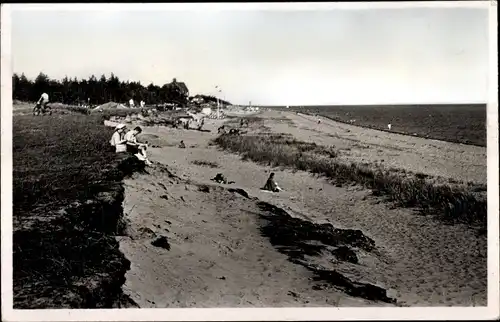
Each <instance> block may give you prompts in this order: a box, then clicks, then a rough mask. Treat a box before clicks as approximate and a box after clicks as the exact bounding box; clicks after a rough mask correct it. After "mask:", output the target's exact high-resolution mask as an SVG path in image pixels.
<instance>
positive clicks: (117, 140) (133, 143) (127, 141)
mask: <svg viewBox="0 0 500 322" xmlns="http://www.w3.org/2000/svg"><path fill="white" fill-rule="evenodd" d="M219 130H220V128H219ZM140 133H142V128H141V127H140V126H136V127H134V128H133V129H132V130H129V131H127V126H126V125H125V124H118V125H117V126H116V127H115V131H114V132H113V135H112V136H111V140H110V144H111V146H113V147H114V148H115V151H116V152H117V153H127V152H128V153H131V154H133V155H135V156H136V157H137V158H138V159H139V160H141V161H144V162H145V163H146V164H147V165H152V162H151V161H149V160H148V157H147V152H146V151H147V148H148V145H147V144H146V143H139V142H138V141H137V135H139V134H140ZM219 133H220V131H219ZM179 148H186V145H185V144H184V141H181V143H180V144H179ZM219 175H220V174H219ZM227 183H230V182H227ZM261 189H262V190H267V191H270V192H279V191H282V190H283V189H282V188H280V187H279V186H278V184H277V183H276V181H275V179H274V173H271V174H270V175H269V178H268V179H267V181H266V184H265V185H264V187H262V188H261Z"/></svg>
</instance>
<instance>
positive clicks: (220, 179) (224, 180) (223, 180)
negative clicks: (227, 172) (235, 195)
mask: <svg viewBox="0 0 500 322" xmlns="http://www.w3.org/2000/svg"><path fill="white" fill-rule="evenodd" d="M210 180H212V181H215V182H217V183H223V184H232V183H234V181H228V180H227V178H226V177H225V176H224V175H223V174H222V173H217V175H216V176H215V177H214V178H212V179H210Z"/></svg>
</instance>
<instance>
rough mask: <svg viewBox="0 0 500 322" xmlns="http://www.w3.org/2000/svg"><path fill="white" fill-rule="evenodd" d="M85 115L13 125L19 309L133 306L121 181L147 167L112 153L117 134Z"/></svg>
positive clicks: (26, 119) (28, 120) (19, 121)
mask: <svg viewBox="0 0 500 322" xmlns="http://www.w3.org/2000/svg"><path fill="white" fill-rule="evenodd" d="M102 121H103V120H102V117H101V116H85V115H82V114H67V115H52V116H44V117H41V116H39V117H35V116H31V115H26V116H16V117H14V119H13V230H14V232H13V271H14V276H13V283H14V285H13V288H14V299H13V300H14V308H16V309H39V308H112V307H123V306H126V307H127V306H134V305H133V303H132V301H131V300H130V299H128V298H127V297H125V296H124V295H123V294H122V291H121V286H122V284H123V283H124V281H125V278H124V274H125V272H126V271H127V270H128V269H129V266H130V263H129V261H128V260H127V259H125V258H124V257H123V255H122V254H121V253H120V252H119V250H118V243H117V241H116V240H115V236H116V235H122V234H123V232H124V229H125V223H124V220H123V209H122V201H123V197H124V191H123V187H122V183H121V181H122V179H123V178H124V177H125V176H128V175H131V174H132V173H134V172H136V171H143V170H144V164H143V163H142V162H139V161H138V160H137V159H136V158H133V157H132V158H130V157H128V156H127V155H121V156H118V155H117V154H116V153H115V152H114V151H113V150H112V149H110V147H109V143H108V142H109V139H110V137H111V133H112V129H110V128H107V127H105V126H104V125H103V124H102Z"/></svg>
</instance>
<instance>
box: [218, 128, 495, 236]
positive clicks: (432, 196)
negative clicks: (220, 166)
mask: <svg viewBox="0 0 500 322" xmlns="http://www.w3.org/2000/svg"><path fill="white" fill-rule="evenodd" d="M215 143H216V144H217V145H218V146H220V147H221V148H223V149H225V150H229V151H231V152H237V153H241V154H242V157H243V159H246V160H252V161H255V162H259V163H263V164H269V165H272V166H286V167H291V168H294V169H298V170H304V171H309V172H311V173H315V174H319V175H324V176H326V177H328V178H330V179H331V180H332V181H333V182H334V183H335V184H336V185H343V184H349V183H356V184H360V185H363V186H365V187H367V188H369V189H372V190H373V192H374V193H375V194H378V195H383V196H385V197H386V198H387V199H388V200H389V201H391V202H394V203H396V204H397V205H399V206H404V207H416V208H419V209H420V210H421V211H422V212H423V213H426V214H427V213H439V214H441V215H442V218H445V219H447V220H453V221H461V222H467V223H479V224H481V225H483V226H484V225H486V216H487V211H486V201H485V200H482V199H480V198H478V197H476V196H475V195H474V194H473V193H471V191H469V190H466V189H463V188H459V187H454V186H451V185H447V184H443V185H436V184H432V183H429V182H428V181H426V180H423V179H422V177H421V176H419V177H420V178H408V177H401V176H400V175H398V174H397V173H394V172H391V171H388V170H384V169H381V168H373V166H370V165H363V164H355V163H350V164H348V163H344V162H342V161H340V160H339V159H338V158H336V156H337V151H335V150H334V149H332V148H330V149H329V148H325V147H322V146H318V145H316V144H314V143H308V142H301V141H297V140H295V139H291V138H289V137H286V136H262V135H247V136H229V135H221V136H219V137H218V138H216V139H215Z"/></svg>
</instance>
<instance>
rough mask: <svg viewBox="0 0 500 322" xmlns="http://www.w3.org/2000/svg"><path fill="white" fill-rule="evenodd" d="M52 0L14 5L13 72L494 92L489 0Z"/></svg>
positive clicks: (334, 91)
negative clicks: (365, 2) (150, 0)
mask: <svg viewBox="0 0 500 322" xmlns="http://www.w3.org/2000/svg"><path fill="white" fill-rule="evenodd" d="M52 6H53V8H54V9H52V10H29V8H30V5H23V4H17V5H13V6H12V15H11V19H12V57H13V70H14V72H16V73H22V72H24V73H25V74H26V76H28V77H30V78H34V77H36V75H37V74H38V73H39V72H40V71H43V72H44V73H46V74H48V75H49V76H50V77H51V78H57V79H61V78H63V77H64V76H65V75H68V76H69V77H75V76H76V77H78V78H82V77H88V76H90V75H91V74H95V75H96V76H97V77H99V76H100V75H102V74H106V75H109V74H110V73H111V72H113V73H115V74H116V75H117V76H118V77H120V79H129V80H135V81H141V83H143V84H144V85H147V84H149V83H150V82H153V83H155V84H157V85H160V86H161V85H163V84H164V83H165V82H170V81H171V79H172V78H174V77H176V78H177V79H178V80H182V81H184V82H186V84H187V85H188V87H189V89H190V92H191V94H196V93H204V94H214V86H215V85H219V87H220V88H222V90H223V94H222V95H223V96H225V97H226V99H228V100H229V101H231V102H233V103H240V104H247V103H248V101H250V100H251V101H252V103H254V104H271V105H272V104H290V105H307V104H309V105H313V104H377V103H382V104H383V103H403V104H404V103H463V102H486V101H487V81H488V11H487V9H473V8H411V9H408V8H407V9H376V10H374V9H371V10H345V9H333V10H316V11H276V10H275V11H266V10H251V11H249V10H245V11H243V10H236V11H235V10H232V11H227V10H222V11H221V10H219V11H214V10H196V11H195V10H189V11H179V10H176V11H172V10H158V8H157V7H158V5H156V7H155V8H154V9H153V8H151V10H147V7H146V5H142V9H141V11H137V10H132V9H131V10H120V11H110V10H106V11H97V10H80V11H74V10H73V11H68V10H64V9H60V8H59V9H58V7H57V6H55V5H52ZM66 6H67V5H66ZM93 6H94V7H96V5H93ZM166 8H168V7H167V6H166Z"/></svg>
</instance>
